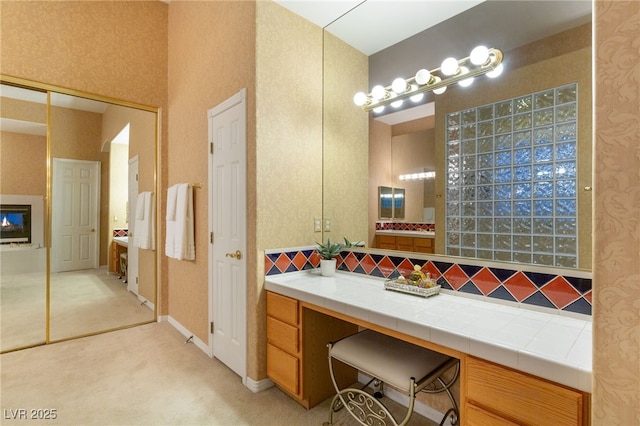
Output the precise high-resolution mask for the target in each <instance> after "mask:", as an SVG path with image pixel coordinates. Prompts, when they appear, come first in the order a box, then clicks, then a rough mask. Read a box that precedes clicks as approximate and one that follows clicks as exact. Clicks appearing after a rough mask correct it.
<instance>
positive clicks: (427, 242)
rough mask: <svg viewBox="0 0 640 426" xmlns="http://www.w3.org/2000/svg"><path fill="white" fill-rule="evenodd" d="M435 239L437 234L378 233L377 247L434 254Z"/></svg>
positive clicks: (409, 232) (417, 232)
mask: <svg viewBox="0 0 640 426" xmlns="http://www.w3.org/2000/svg"><path fill="white" fill-rule="evenodd" d="M435 237H436V235H435V232H429V231H376V247H377V248H380V249H384V250H401V251H415V252H418V253H429V254H433V253H434V249H435Z"/></svg>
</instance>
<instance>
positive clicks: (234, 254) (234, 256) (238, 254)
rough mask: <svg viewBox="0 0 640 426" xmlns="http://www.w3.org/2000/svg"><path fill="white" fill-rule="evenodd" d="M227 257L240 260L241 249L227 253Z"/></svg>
mask: <svg viewBox="0 0 640 426" xmlns="http://www.w3.org/2000/svg"><path fill="white" fill-rule="evenodd" d="M225 256H226V257H233V258H236V259H238V260H240V259H242V253H241V252H240V250H236V252H235V253H227V254H225Z"/></svg>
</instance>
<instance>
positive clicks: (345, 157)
mask: <svg viewBox="0 0 640 426" xmlns="http://www.w3.org/2000/svg"><path fill="white" fill-rule="evenodd" d="M368 62H369V61H368V57H367V56H365V55H364V54H363V53H361V52H360V51H358V50H356V49H354V48H353V47H351V46H349V45H348V44H346V43H344V42H343V41H341V40H340V39H338V38H337V37H335V36H333V35H332V34H330V33H328V32H327V33H325V35H324V61H323V63H324V74H323V76H322V78H323V79H324V83H323V86H324V95H323V102H324V109H323V117H322V119H323V138H322V139H323V151H322V161H323V176H322V179H323V188H322V190H323V192H322V194H323V195H322V197H323V199H322V209H323V215H324V218H325V220H326V219H327V218H328V219H329V220H330V224H331V225H330V231H329V232H325V233H324V239H325V240H326V239H327V237H330V238H331V239H332V240H333V241H340V242H342V241H343V239H344V238H345V237H347V238H348V239H349V240H350V241H366V240H367V227H368V224H367V216H368V212H367V207H368V200H369V194H368V191H367V185H368V176H369V173H368V170H369V158H368V157H369V118H368V115H369V114H367V113H365V112H363V111H362V110H361V109H360V108H356V107H354V105H353V100H352V99H353V93H356V92H359V91H364V90H367V88H368V86H369V84H368V82H369V75H368V74H369V66H368ZM304 225H306V224H304ZM307 226H308V225H307Z"/></svg>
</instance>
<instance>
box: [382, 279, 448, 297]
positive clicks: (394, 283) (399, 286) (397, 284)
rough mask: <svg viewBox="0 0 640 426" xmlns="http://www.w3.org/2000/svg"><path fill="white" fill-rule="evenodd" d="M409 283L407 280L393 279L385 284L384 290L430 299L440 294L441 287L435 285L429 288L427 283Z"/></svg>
mask: <svg viewBox="0 0 640 426" xmlns="http://www.w3.org/2000/svg"><path fill="white" fill-rule="evenodd" d="M413 282H415V281H409V280H407V279H404V278H402V279H391V280H386V281H385V282H384V289H385V290H391V291H398V292H400V293H407V294H413V295H415V296H421V297H430V296H435V295H436V294H438V293H440V286H439V285H434V286H433V287H427V286H426V285H428V284H425V283H421V282H416V284H413Z"/></svg>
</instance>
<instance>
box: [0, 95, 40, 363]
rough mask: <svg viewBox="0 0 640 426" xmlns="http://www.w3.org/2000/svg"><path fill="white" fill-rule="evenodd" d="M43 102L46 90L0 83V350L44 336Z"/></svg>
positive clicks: (30, 342)
mask: <svg viewBox="0 0 640 426" xmlns="http://www.w3.org/2000/svg"><path fill="white" fill-rule="evenodd" d="M46 103H47V94H46V93H45V92H39V91H36V90H28V89H23V88H18V87H12V86H6V85H4V84H2V85H1V86H0V114H1V116H0V221H2V226H1V228H0V313H1V318H0V324H1V327H2V329H1V330H0V336H1V337H2V338H1V339H0V351H5V350H10V349H15V348H18V347H22V346H33V345H37V344H42V343H44V342H45V339H46V326H47V321H46V294H47V275H46V257H47V256H46V249H45V213H46V208H45V197H46V195H47V107H46ZM9 206H11V208H9ZM25 209H26V210H25ZM26 223H30V225H31V226H30V229H28V230H27V229H26V227H25V225H26ZM12 229H13V230H12ZM16 229H20V232H19V234H20V235H15V234H16V232H15V230H16Z"/></svg>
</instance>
